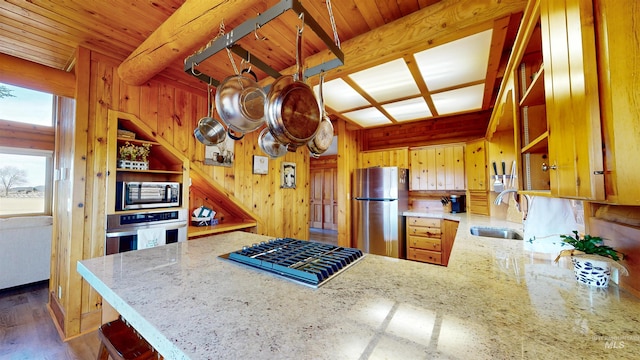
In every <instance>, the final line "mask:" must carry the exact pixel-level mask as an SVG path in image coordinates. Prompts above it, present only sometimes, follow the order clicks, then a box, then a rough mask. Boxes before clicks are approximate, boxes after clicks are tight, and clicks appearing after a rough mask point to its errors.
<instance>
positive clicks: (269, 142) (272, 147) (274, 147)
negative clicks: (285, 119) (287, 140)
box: [258, 128, 287, 159]
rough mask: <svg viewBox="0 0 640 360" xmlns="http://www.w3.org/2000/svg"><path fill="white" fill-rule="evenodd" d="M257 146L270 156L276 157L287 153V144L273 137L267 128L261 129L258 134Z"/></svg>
mask: <svg viewBox="0 0 640 360" xmlns="http://www.w3.org/2000/svg"><path fill="white" fill-rule="evenodd" d="M258 146H260V149H261V150H262V152H264V153H265V154H267V155H269V157H270V158H272V159H276V158H279V157H281V156H284V155H286V154H287V146H286V145H283V144H281V143H279V142H278V141H277V140H276V139H274V138H273V135H271V132H269V129H268V128H264V129H262V131H261V132H260V135H258Z"/></svg>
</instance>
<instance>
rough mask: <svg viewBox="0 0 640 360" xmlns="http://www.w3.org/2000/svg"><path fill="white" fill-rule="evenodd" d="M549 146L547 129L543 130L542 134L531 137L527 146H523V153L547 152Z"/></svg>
mask: <svg viewBox="0 0 640 360" xmlns="http://www.w3.org/2000/svg"><path fill="white" fill-rule="evenodd" d="M548 148H549V131H548V130H547V131H545V132H544V133H543V134H542V135H540V136H538V137H537V138H535V139H533V140H532V141H531V142H530V143H529V144H527V146H525V147H523V148H522V150H521V152H522V153H523V154H539V153H547V152H548Z"/></svg>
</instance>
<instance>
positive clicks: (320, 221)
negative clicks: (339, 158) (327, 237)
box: [309, 168, 338, 230]
mask: <svg viewBox="0 0 640 360" xmlns="http://www.w3.org/2000/svg"><path fill="white" fill-rule="evenodd" d="M310 173H311V196H310V201H309V202H310V208H311V210H310V214H309V219H310V224H309V225H310V226H311V227H312V228H318V229H329V230H338V220H337V218H336V214H337V208H338V201H337V198H336V194H337V189H336V183H337V173H338V171H337V169H335V168H327V169H322V168H321V169H311V170H310Z"/></svg>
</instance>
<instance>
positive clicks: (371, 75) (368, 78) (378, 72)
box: [349, 58, 420, 102]
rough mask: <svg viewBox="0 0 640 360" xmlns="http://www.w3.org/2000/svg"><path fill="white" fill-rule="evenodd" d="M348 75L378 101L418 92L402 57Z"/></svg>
mask: <svg viewBox="0 0 640 360" xmlns="http://www.w3.org/2000/svg"><path fill="white" fill-rule="evenodd" d="M349 77H350V78H351V79H352V80H353V81H354V82H355V83H356V84H358V86H360V87H361V88H362V89H363V90H364V91H366V92H367V94H369V95H370V96H371V97H372V98H373V99H375V100H376V101H378V102H385V101H389V100H394V99H399V98H406V97H409V96H413V95H418V94H420V89H418V85H416V82H415V80H414V79H413V76H411V72H410V71H409V68H408V67H407V64H406V63H405V62H404V59H402V58H400V59H396V60H393V61H389V62H387V63H384V64H381V65H378V66H374V67H372V68H369V69H366V70H362V71H359V72H357V73H354V74H351V75H349Z"/></svg>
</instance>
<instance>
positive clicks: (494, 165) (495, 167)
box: [493, 161, 498, 176]
mask: <svg viewBox="0 0 640 360" xmlns="http://www.w3.org/2000/svg"><path fill="white" fill-rule="evenodd" d="M493 172H495V173H496V176H498V167H497V166H496V162H495V161H494V162H493Z"/></svg>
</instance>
